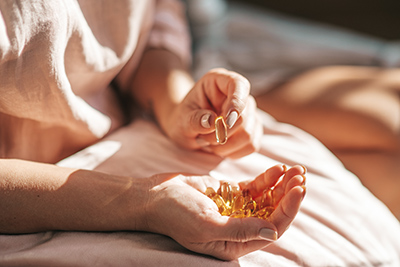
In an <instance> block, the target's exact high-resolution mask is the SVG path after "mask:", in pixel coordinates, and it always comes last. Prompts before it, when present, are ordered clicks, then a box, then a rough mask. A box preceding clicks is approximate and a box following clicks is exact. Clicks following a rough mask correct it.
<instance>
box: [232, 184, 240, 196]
mask: <svg viewBox="0 0 400 267" xmlns="http://www.w3.org/2000/svg"><path fill="white" fill-rule="evenodd" d="M241 194H242V192H240V189H239V187H238V186H232V197H233V198H235V197H236V196H238V195H241Z"/></svg>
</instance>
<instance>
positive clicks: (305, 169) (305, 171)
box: [300, 165, 307, 174]
mask: <svg viewBox="0 0 400 267" xmlns="http://www.w3.org/2000/svg"><path fill="white" fill-rule="evenodd" d="M300 166H301V167H303V169H304V172H303V174H306V173H307V168H306V166H304V165H300Z"/></svg>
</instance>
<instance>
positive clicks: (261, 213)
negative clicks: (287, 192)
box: [255, 206, 275, 219]
mask: <svg viewBox="0 0 400 267" xmlns="http://www.w3.org/2000/svg"><path fill="white" fill-rule="evenodd" d="M274 211H275V208H274V207H272V206H268V207H264V208H262V209H260V210H258V211H256V212H255V216H257V217H258V218H261V219H267V218H268V217H269V216H271V214H272V212H274Z"/></svg>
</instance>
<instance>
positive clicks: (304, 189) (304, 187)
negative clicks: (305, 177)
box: [301, 185, 307, 199]
mask: <svg viewBox="0 0 400 267" xmlns="http://www.w3.org/2000/svg"><path fill="white" fill-rule="evenodd" d="M301 188H302V189H303V197H302V199H304V197H305V196H306V191H307V189H306V186H305V185H302V186H301Z"/></svg>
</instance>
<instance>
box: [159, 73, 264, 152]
mask: <svg viewBox="0 0 400 267" xmlns="http://www.w3.org/2000/svg"><path fill="white" fill-rule="evenodd" d="M249 92H250V84H249V82H248V80H247V79H245V78H244V77H243V76H241V75H240V74H238V73H235V72H232V71H227V70H225V69H214V70H211V71H209V72H208V73H207V74H205V75H204V76H203V77H202V78H201V79H200V80H199V81H198V82H197V83H195V85H194V86H193V88H192V90H191V91H190V92H189V93H188V94H187V95H186V97H185V98H184V99H183V101H181V103H179V104H178V105H176V107H175V108H174V109H173V110H172V112H171V114H170V116H169V118H168V120H169V123H167V124H166V125H169V126H168V127H167V128H166V129H164V131H165V132H166V133H167V135H168V136H169V137H170V138H171V139H172V140H173V141H174V142H176V143H177V144H179V145H180V146H182V147H185V148H188V149H203V150H205V151H207V152H211V153H215V154H217V155H219V156H222V157H230V158H240V157H243V156H245V155H248V154H251V153H252V152H254V151H257V150H258V148H259V146H260V142H261V136H262V125H261V123H260V120H259V118H258V116H257V113H256V109H257V106H256V103H255V100H254V98H253V97H252V96H251V95H249ZM218 116H223V118H224V120H225V122H226V124H227V128H228V141H227V142H226V143H225V144H224V145H220V144H218V143H217V140H216V137H215V125H214V121H215V119H216V118H217V117H218ZM164 125H165V124H164Z"/></svg>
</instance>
